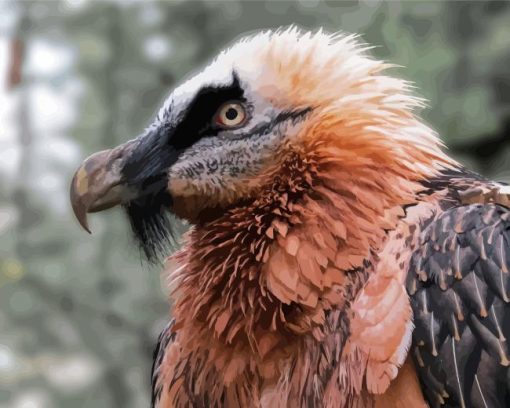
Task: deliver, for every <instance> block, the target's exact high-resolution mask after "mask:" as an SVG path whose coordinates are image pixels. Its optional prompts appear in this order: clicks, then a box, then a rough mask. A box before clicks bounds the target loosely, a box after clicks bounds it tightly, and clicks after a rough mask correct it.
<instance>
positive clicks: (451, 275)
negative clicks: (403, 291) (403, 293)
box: [406, 204, 510, 408]
mask: <svg viewBox="0 0 510 408" xmlns="http://www.w3.org/2000/svg"><path fill="white" fill-rule="evenodd" d="M420 245H421V247H420V248H419V249H418V250H417V251H416V252H415V253H414V254H413V256H412V258H411V263H410V270H409V274H408V276H407V282H406V285H407V291H408V293H409V295H410V299H411V304H412V308H413V313H414V323H415V330H414V333H413V346H412V350H411V352H412V354H413V357H414V360H415V365H416V367H417V372H418V376H419V378H420V382H421V384H422V388H423V390H424V394H425V396H426V398H427V400H428V402H429V404H430V406H431V407H439V406H442V407H476V408H478V407H480V408H487V407H490V408H498V407H510V392H509V390H510V384H509V379H508V376H509V375H510V370H509V369H508V367H509V365H510V347H509V342H510V304H509V300H510V271H509V270H510V210H509V209H508V208H506V207H503V206H500V205H496V204H480V205H475V204H473V205H467V206H460V207H455V208H451V209H449V210H447V211H445V212H444V213H442V214H441V215H439V216H438V217H437V218H435V219H434V220H433V221H431V222H430V223H429V224H428V225H427V226H426V227H425V228H424V230H423V232H422V235H421V240H420Z"/></svg>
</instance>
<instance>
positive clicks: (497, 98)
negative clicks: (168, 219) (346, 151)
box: [0, 0, 510, 408]
mask: <svg viewBox="0 0 510 408" xmlns="http://www.w3.org/2000/svg"><path fill="white" fill-rule="evenodd" d="M291 23H296V24H298V25H300V26H302V27H307V28H318V27H324V28H325V29H326V30H329V31H338V30H343V31H348V32H357V33H360V34H361V35H362V37H363V38H364V40H365V41H367V42H369V43H372V44H374V45H376V46H377V47H376V48H375V49H374V50H373V53H374V54H375V55H377V56H378V57H380V58H383V59H385V60H388V61H390V62H393V63H395V64H400V65H402V66H403V68H399V69H397V70H396V72H395V73H396V74H398V75H401V76H403V77H405V78H407V79H410V80H412V81H414V82H415V83H416V84H417V87H418V89H419V93H420V94H421V95H423V96H424V97H425V98H427V99H428V100H429V101H430V105H429V108H428V109H426V110H425V111H424V112H423V115H424V117H425V119H426V120H427V121H428V122H429V123H430V124H431V125H432V126H433V127H434V128H435V129H437V130H438V131H439V132H440V133H441V135H442V137H443V139H444V141H445V142H446V143H447V145H449V146H450V151H451V152H452V154H454V155H455V156H456V157H457V158H459V159H460V160H461V161H462V162H464V163H466V164H467V165H468V166H469V167H471V168H473V169H475V170H477V171H479V172H481V173H482V174H484V175H487V176H489V177H493V178H497V179H499V180H503V181H507V182H509V181H510V2H495V1H484V2H419V1H413V2H382V1H371V2H369V1H359V2H358V1H348V2H344V1H325V2H320V1H299V2H291V1H285V2H279V1H265V2H264V1H257V2H245V1H234V0H232V1H228V2H210V1H209V2H194V1H179V2H143V3H142V2H127V3H124V2H120V1H118V2H86V1H68V2H64V1H58V2H57V1H55V2H28V1H26V2H15V1H5V0H4V1H2V0H0V407H9V408H10V407H14V408H21V407H23V408H39V407H41V408H46V407H146V406H148V404H149V381H150V374H149V370H150V364H151V360H152V358H151V354H152V349H153V347H154V344H155V341H156V338H157V335H158V332H159V330H160V329H161V328H162V327H163V325H164V323H165V321H166V319H167V315H168V306H167V302H166V299H165V291H164V282H162V281H160V274H159V270H160V266H156V267H154V266H153V267H150V266H148V265H145V264H144V263H143V262H142V261H141V260H140V259H141V258H140V254H139V252H138V249H137V248H136V246H135V245H134V244H133V241H132V240H131V238H130V232H129V230H128V225H127V223H126V222H125V220H124V218H123V214H121V212H120V211H110V212H106V213H103V214H100V215H97V216H93V217H92V230H93V231H94V233H93V235H92V236H89V235H88V234H86V233H85V232H83V231H82V230H81V229H80V228H79V227H78V224H77V222H76V221H75V220H74V219H73V217H72V215H71V211H70V207H69V204H68V186H69V182H70V179H71V177H72V174H73V172H74V169H75V168H76V167H77V165H78V164H79V163H80V162H81V160H82V159H83V158H84V157H86V156H87V155H89V154H90V153H92V152H95V151H97V150H100V149H103V148H107V147H111V146H114V145H116V144H118V143H120V142H122V141H125V140H128V139H130V138H133V137H134V136H136V135H137V134H139V133H140V132H141V131H142V130H143V129H144V126H145V125H146V124H148V123H149V121H150V119H151V117H152V116H153V114H154V113H155V112H156V109H157V107H158V106H159V104H160V103H161V102H162V100H163V99H164V97H165V95H168V93H169V91H170V90H171V88H172V86H173V85H174V83H176V82H178V81H179V80H180V79H181V78H183V76H186V75H187V74H188V73H189V71H190V70H194V69H197V68H198V67H200V66H201V64H203V63H204V62H205V61H207V59H209V58H210V57H211V56H213V55H214V54H215V53H216V52H217V51H218V50H219V49H220V48H221V47H222V46H223V45H225V44H227V43H229V42H231V41H232V40H234V39H235V38H237V37H238V36H240V35H241V34H242V33H244V32H247V31H252V30H256V29H260V28H267V27H277V26H281V25H288V24H291Z"/></svg>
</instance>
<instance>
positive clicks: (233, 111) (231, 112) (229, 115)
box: [225, 108, 238, 120]
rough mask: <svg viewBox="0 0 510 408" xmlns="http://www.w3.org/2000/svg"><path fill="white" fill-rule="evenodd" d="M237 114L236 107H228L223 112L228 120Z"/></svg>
mask: <svg viewBox="0 0 510 408" xmlns="http://www.w3.org/2000/svg"><path fill="white" fill-rule="evenodd" d="M237 115H238V112H237V109H234V108H229V110H228V111H227V112H225V117H226V118H227V119H228V120H234V119H235V118H237Z"/></svg>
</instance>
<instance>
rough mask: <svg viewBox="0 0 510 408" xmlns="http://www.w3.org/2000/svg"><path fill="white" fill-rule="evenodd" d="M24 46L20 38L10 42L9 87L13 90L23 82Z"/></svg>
mask: <svg viewBox="0 0 510 408" xmlns="http://www.w3.org/2000/svg"><path fill="white" fill-rule="evenodd" d="M23 54H24V47H23V41H22V40H21V39H20V38H13V39H12V40H11V42H10V44H9V68H8V70H7V82H6V83H7V89H8V90H12V89H13V88H15V87H16V86H17V85H19V84H20V83H21V76H22V75H21V73H22V67H23Z"/></svg>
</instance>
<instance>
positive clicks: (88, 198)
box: [70, 139, 138, 233]
mask: <svg viewBox="0 0 510 408" xmlns="http://www.w3.org/2000/svg"><path fill="white" fill-rule="evenodd" d="M137 145H138V142H137V140H136V139H135V140H131V141H129V142H127V143H124V144H122V145H120V146H118V147H116V148H114V149H110V150H103V151H101V152H97V153H94V154H93V155H91V156H89V157H88V158H87V159H86V160H85V161H84V162H83V164H82V165H81V166H80V167H79V168H78V170H77V171H76V173H75V174H74V177H73V180H72V182H71V192H70V198H71V205H72V207H73V211H74V214H75V216H76V218H77V219H78V221H79V223H80V225H81V226H82V227H83V228H84V229H85V230H86V231H87V232H89V233H91V231H90V229H89V226H88V222H87V214H88V213H93V212H97V211H102V210H106V209H108V208H111V207H114V206H116V205H120V204H125V203H127V202H129V201H130V200H132V199H133V198H135V197H136V196H137V193H136V191H135V189H134V188H133V187H130V186H128V184H127V183H126V180H125V178H124V176H123V174H122V168H123V166H124V163H125V161H126V158H127V157H129V155H130V154H131V152H132V151H133V150H134V148H136V146H137Z"/></svg>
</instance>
